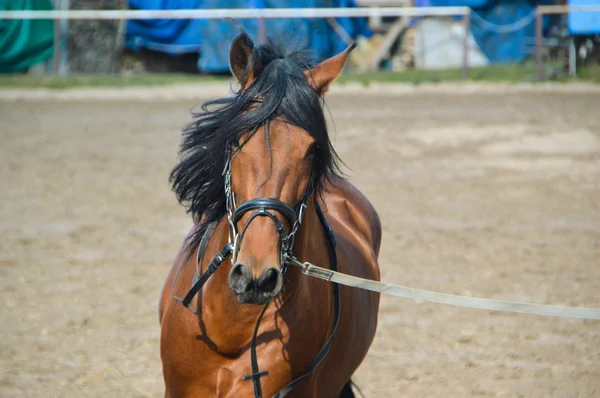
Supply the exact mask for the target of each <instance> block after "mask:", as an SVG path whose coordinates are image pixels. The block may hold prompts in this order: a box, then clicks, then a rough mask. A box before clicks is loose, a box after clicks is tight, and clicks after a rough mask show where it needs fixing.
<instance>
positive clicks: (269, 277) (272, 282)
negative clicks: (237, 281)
mask: <svg viewBox="0 0 600 398" xmlns="http://www.w3.org/2000/svg"><path fill="white" fill-rule="evenodd" d="M281 284H282V276H281V270H279V268H269V269H268V270H266V271H265V272H263V273H262V274H261V275H260V277H259V278H258V281H257V288H258V291H259V292H261V293H267V294H269V295H275V294H277V293H279V290H280V289H281Z"/></svg>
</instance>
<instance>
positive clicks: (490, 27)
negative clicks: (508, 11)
mask: <svg viewBox="0 0 600 398" xmlns="http://www.w3.org/2000/svg"><path fill="white" fill-rule="evenodd" d="M471 15H472V17H473V22H474V23H476V24H478V25H480V26H481V27H482V29H484V30H486V31H488V32H494V33H504V34H506V33H513V32H517V31H519V30H521V29H523V28H525V27H527V26H529V25H531V23H532V22H533V20H534V19H535V10H533V11H531V12H530V13H529V14H527V15H525V16H524V17H523V18H521V19H519V20H517V21H515V22H511V23H508V24H504V25H496V24H493V23H491V22H489V21H486V20H485V19H483V17H481V15H479V14H477V13H476V12H475V11H472V12H471Z"/></svg>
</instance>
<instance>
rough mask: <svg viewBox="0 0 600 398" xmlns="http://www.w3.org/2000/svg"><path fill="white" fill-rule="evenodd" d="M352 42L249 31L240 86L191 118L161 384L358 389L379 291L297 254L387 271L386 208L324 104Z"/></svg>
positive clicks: (239, 58) (360, 270)
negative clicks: (257, 36) (304, 46)
mask: <svg viewBox="0 0 600 398" xmlns="http://www.w3.org/2000/svg"><path fill="white" fill-rule="evenodd" d="M353 48H354V45H351V46H349V47H348V48H347V49H346V50H345V51H343V52H342V53H340V54H338V55H336V56H334V57H332V58H329V59H327V60H325V61H323V62H322V63H320V64H317V65H314V64H311V63H310V59H309V58H308V57H307V56H306V54H305V53H303V52H300V51H291V50H289V49H287V48H285V46H283V45H281V44H277V43H275V42H274V41H273V40H272V39H269V40H268V41H267V43H266V44H264V45H261V46H255V45H254V43H253V42H252V40H251V39H250V37H249V36H248V35H247V34H246V33H241V34H240V35H239V36H237V37H236V38H235V39H234V41H233V42H232V44H231V48H230V61H229V62H230V69H231V72H232V74H233V76H234V77H235V78H236V79H237V82H239V90H236V91H235V92H234V95H233V96H232V97H231V98H224V99H218V100H213V101H209V102H207V103H205V104H204V106H203V109H202V112H201V113H197V114H195V115H194V116H195V120H194V121H193V122H191V123H190V124H189V125H188V126H187V127H186V128H185V129H184V130H183V139H182V144H181V150H180V156H179V161H178V163H177V164H176V166H175V167H174V169H173V170H172V172H171V175H170V183H171V184H172V188H173V190H174V192H175V194H176V196H177V199H178V200H179V202H180V203H182V204H183V205H184V206H185V207H186V210H187V211H188V212H189V213H191V214H192V216H193V219H194V226H193V228H192V229H191V231H190V232H189V234H188V236H187V237H186V239H185V240H184V242H183V244H182V246H181V248H180V249H179V252H178V253H177V255H176V258H175V260H174V263H173V266H172V268H171V271H170V273H169V275H168V277H167V280H166V282H165V284H164V288H163V291H162V295H161V298H160V302H159V321H160V325H161V339H160V354H161V360H162V367H163V376H164V382H165V397H173V398H174V397H253V396H254V397H262V396H265V397H273V396H275V397H284V396H288V397H319V398H328V397H354V392H353V390H352V386H353V383H352V381H351V377H352V375H353V373H354V372H355V370H356V369H357V368H358V366H359V365H360V364H361V362H362V361H363V359H364V358H365V356H366V354H367V351H368V350H369V348H370V346H371V343H372V341H373V338H374V336H375V331H376V327H377V316H378V309H379V294H378V293H374V292H369V291H364V290H361V289H354V288H349V287H345V286H339V285H338V284H335V283H329V282H326V281H323V280H319V279H314V278H309V277H307V276H305V275H304V274H302V269H301V268H299V267H295V266H293V265H290V264H293V263H294V261H295V263H296V264H298V262H303V261H310V262H312V263H314V264H317V265H319V266H322V267H325V268H329V269H334V270H335V269H337V270H339V271H341V272H344V273H347V274H351V275H355V276H359V277H362V278H368V279H372V280H377V281H378V280H379V277H380V273H379V266H378V263H377V258H378V255H379V247H380V242H381V224H380V220H379V216H378V214H377V212H376V211H375V209H374V207H373V206H372V204H371V203H370V202H369V201H368V199H367V198H366V197H365V196H364V195H363V194H362V193H361V192H360V191H359V190H358V189H357V188H355V187H354V186H353V185H352V184H351V183H350V182H348V181H347V179H345V178H344V177H343V176H342V174H341V172H340V169H339V167H338V165H339V162H340V160H339V158H338V156H337V154H336V152H335V150H334V149H333V147H332V144H331V142H330V139H329V136H328V133H327V125H326V120H325V116H324V113H323V98H324V95H325V93H326V91H327V89H328V87H329V85H330V84H331V83H332V82H333V81H334V80H335V79H336V78H337V77H338V76H339V75H340V74H341V72H342V69H343V68H344V65H345V63H346V60H347V57H348V55H349V54H350V51H352V49H353ZM357 100H358V99H357ZM221 265H222V266H221ZM190 288H191V289H190ZM184 296H185V298H183V297H184ZM182 302H183V305H182ZM190 309H191V311H190Z"/></svg>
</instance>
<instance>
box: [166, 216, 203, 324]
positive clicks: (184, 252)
mask: <svg viewBox="0 0 600 398" xmlns="http://www.w3.org/2000/svg"><path fill="white" fill-rule="evenodd" d="M197 229H198V226H197V225H194V226H193V227H192V228H191V229H190V231H189V232H188V234H187V236H186V237H185V239H184V240H183V243H182V244H181V247H180V248H179V251H177V254H176V255H175V259H174V260H173V264H172V265H171V270H170V271H169V274H168V276H167V279H166V280H165V283H164V285H163V288H162V293H161V295H160V300H159V303H158V323H159V324H162V319H163V316H164V314H165V310H166V308H167V305H168V303H169V302H170V301H171V299H172V294H171V292H172V291H173V285H174V283H175V281H176V280H177V275H179V273H180V272H181V269H182V268H183V267H184V266H185V264H186V262H187V260H188V240H189V238H190V237H191V236H192V235H193V234H194V232H196V230H197Z"/></svg>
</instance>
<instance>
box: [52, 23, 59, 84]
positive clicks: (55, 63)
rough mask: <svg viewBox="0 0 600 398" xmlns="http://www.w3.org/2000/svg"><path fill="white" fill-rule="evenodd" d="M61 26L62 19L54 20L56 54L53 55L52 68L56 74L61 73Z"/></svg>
mask: <svg viewBox="0 0 600 398" xmlns="http://www.w3.org/2000/svg"><path fill="white" fill-rule="evenodd" d="M60 26H61V20H60V19H55V20H54V43H53V45H54V54H53V56H52V68H53V69H54V71H53V72H54V74H55V75H58V74H59V73H60V53H61V51H60V33H61V32H60Z"/></svg>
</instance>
